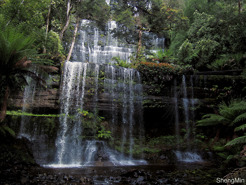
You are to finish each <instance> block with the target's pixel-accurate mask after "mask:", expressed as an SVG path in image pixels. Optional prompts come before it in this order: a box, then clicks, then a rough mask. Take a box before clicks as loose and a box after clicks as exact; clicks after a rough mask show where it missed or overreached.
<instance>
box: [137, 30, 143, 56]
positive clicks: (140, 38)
mask: <svg viewBox="0 0 246 185" xmlns="http://www.w3.org/2000/svg"><path fill="white" fill-rule="evenodd" d="M142 35H143V30H142V28H140V29H139V31H138V48H137V59H138V58H139V57H140V54H141V50H142Z"/></svg>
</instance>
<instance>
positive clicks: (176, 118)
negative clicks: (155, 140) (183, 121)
mask: <svg viewBox="0 0 246 185" xmlns="http://www.w3.org/2000/svg"><path fill="white" fill-rule="evenodd" d="M174 114H175V135H176V138H177V144H178V148H179V142H180V131H179V110H178V94H177V80H176V79H175V80H174Z"/></svg>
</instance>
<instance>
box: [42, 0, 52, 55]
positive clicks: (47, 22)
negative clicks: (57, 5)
mask: <svg viewBox="0 0 246 185" xmlns="http://www.w3.org/2000/svg"><path fill="white" fill-rule="evenodd" d="M51 3H52V0H51V1H50V6H49V10H48V14H47V19H46V31H45V41H44V47H43V53H46V47H45V45H46V42H47V37H48V32H49V24H50V13H51V6H52V5H51Z"/></svg>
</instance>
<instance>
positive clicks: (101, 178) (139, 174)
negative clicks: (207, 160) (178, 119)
mask: <svg viewBox="0 0 246 185" xmlns="http://www.w3.org/2000/svg"><path fill="white" fill-rule="evenodd" d="M222 175H223V174H220V172H219V170H217V169H216V166H212V165H211V164H197V163H196V164H185V163H183V164H179V165H145V166H108V167H95V166H87V167H82V168H43V167H40V166H36V165H23V164H16V165H15V166H9V167H6V168H5V169H2V170H1V172H0V179H1V184H6V185H7V184H8V185H10V184H13V185H18V184H51V185H52V184H54V185H57V184H98V185H103V184H119V185H126V184H177V185H182V184H184V185H185V184H187V185H188V184H211V183H215V182H216V178H217V177H221V178H222V177H223V176H222Z"/></svg>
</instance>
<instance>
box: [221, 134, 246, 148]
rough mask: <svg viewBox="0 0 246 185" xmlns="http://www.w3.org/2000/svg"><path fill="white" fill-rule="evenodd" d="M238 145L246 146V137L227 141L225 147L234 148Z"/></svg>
mask: <svg viewBox="0 0 246 185" xmlns="http://www.w3.org/2000/svg"><path fill="white" fill-rule="evenodd" d="M239 144H246V136H241V137H237V138H235V139H233V140H231V141H229V142H228V143H227V144H226V145H225V146H235V145H239Z"/></svg>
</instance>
